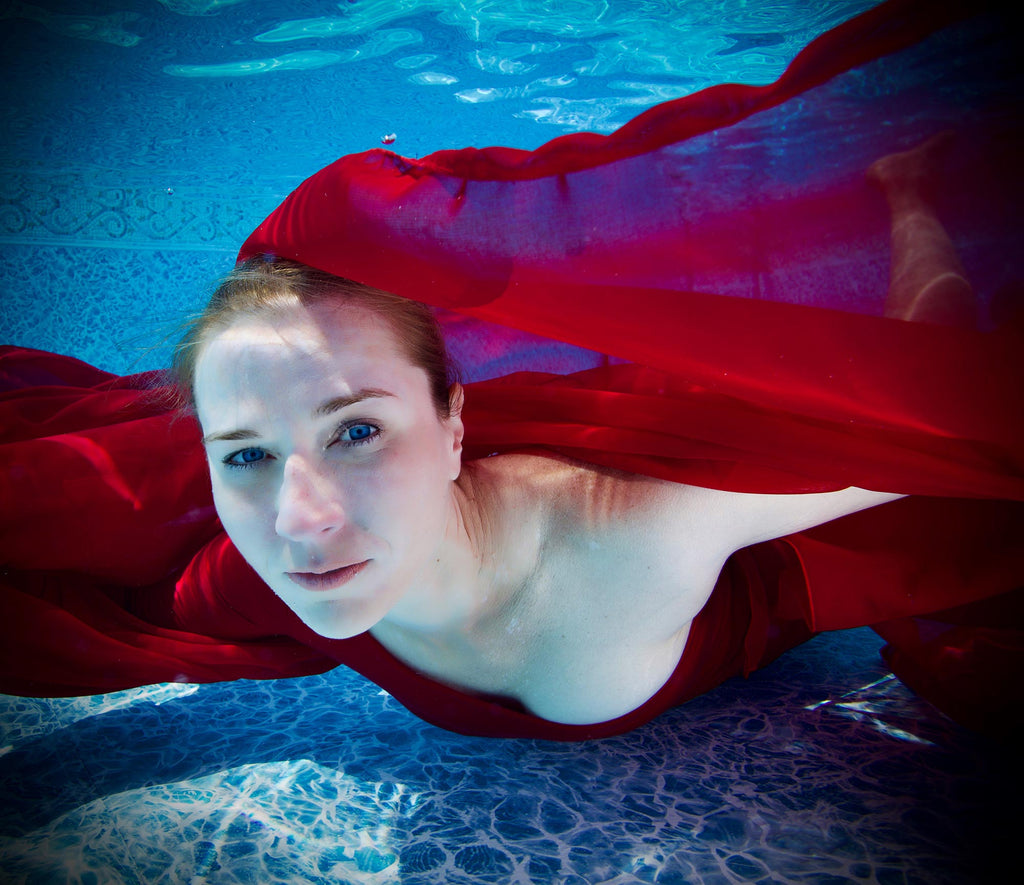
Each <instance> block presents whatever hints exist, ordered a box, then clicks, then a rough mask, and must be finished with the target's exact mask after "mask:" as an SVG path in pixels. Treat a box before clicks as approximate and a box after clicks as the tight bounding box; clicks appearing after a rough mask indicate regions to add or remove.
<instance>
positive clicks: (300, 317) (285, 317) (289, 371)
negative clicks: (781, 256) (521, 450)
mask: <svg viewBox="0 0 1024 885" xmlns="http://www.w3.org/2000/svg"><path fill="white" fill-rule="evenodd" d="M425 385H426V375H425V373H424V372H423V371H422V370H421V369H419V368H418V367H415V366H413V365H412V364H411V363H410V362H409V360H408V357H407V356H406V355H405V352H404V351H403V349H402V347H401V346H400V344H399V342H398V340H397V338H396V336H395V333H394V331H393V330H392V328H391V326H390V324H389V323H388V322H387V321H386V320H385V319H383V318H382V317H380V316H379V315H378V314H376V313H374V312H373V311H371V310H368V309H366V308H364V307H360V306H356V305H348V304H346V305H337V304H313V305H301V304H299V303H298V302H295V303H294V304H291V305H288V306H287V307H283V308H275V309H273V310H266V311H263V312H261V313H259V314H254V315H249V316H245V317H240V318H238V319H236V320H235V321H233V322H232V323H230V324H228V325H226V326H223V327H220V328H218V329H216V330H214V331H212V332H211V333H210V334H208V335H207V337H206V339H205V341H204V342H203V345H202V348H201V350H200V354H199V359H198V360H197V363H196V376H195V397H196V405H197V408H198V410H199V413H200V419H201V420H202V419H204V413H206V415H208V414H209V412H210V410H211V409H216V408H218V407H220V406H223V405H224V404H225V403H226V402H228V401H231V402H233V403H234V404H235V405H236V406H237V405H238V403H239V401H241V400H245V401H248V402H250V403H258V402H260V401H272V400H274V399H275V398H276V399H280V398H286V399H290V400H294V401H296V402H297V401H299V400H302V399H304V398H306V397H310V396H315V397H321V398H322V397H323V396H324V395H325V393H326V394H330V395H332V396H339V395H344V394H346V393H352V392H353V391H355V390H358V389H360V388H364V387H382V388H385V389H389V390H392V389H393V390H394V392H395V393H396V394H398V395H403V394H409V395H414V394H415V393H416V392H417V389H418V388H419V387H420V386H424V387H425ZM204 423H205V421H204Z"/></svg>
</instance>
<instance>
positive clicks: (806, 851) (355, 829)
mask: <svg viewBox="0 0 1024 885" xmlns="http://www.w3.org/2000/svg"><path fill="white" fill-rule="evenodd" d="M879 644H880V643H879V640H878V639H877V638H876V637H875V636H874V634H872V633H871V632H870V631H868V630H858V631H849V632H846V633H842V634H830V635H826V636H821V637H818V638H817V639H815V640H814V641H812V642H811V643H808V644H807V645H805V646H804V647H803V648H801V649H798V650H796V651H794V652H792V653H790V654H789V655H787V656H786V657H784V658H783V659H782V660H780V661H778V662H776V663H775V664H774V665H772V667H770V668H768V669H767V670H766V671H763V672H761V673H758V674H755V675H754V677H752V678H751V679H750V680H747V681H743V680H733V681H732V682H730V683H727V684H726V685H724V686H722V687H721V688H720V689H718V690H716V691H715V692H712V693H711V694H710V695H707V696H705V697H703V698H700V699H698V700H696V701H694V702H691V703H690V704H688V705H686V706H684V707H681V708H678V709H676V710H673V711H670V712H669V713H668V714H666V715H665V716H663V717H661V718H660V719H659V720H657V721H655V722H653V723H650V724H649V725H648V726H646V727H644V728H642V729H639V730H638V731H636V732H634V733H632V734H629V735H625V736H622V737H619V738H614V739H608V740H602V741H594V742H588V743H582V744H558V743H551V742H544V741H527V740H506V741H502V740H491V739H480V738H469V737H463V736H460V735H456V734H451V733H448V732H444V731H441V730H440V729H437V728H434V727H433V726H430V725H427V724H425V723H423V722H421V721H419V720H417V719H415V718H414V717H413V716H412V715H410V714H409V713H408V712H407V711H405V710H404V709H403V708H402V707H401V706H400V705H399V704H398V703H397V702H395V701H394V700H393V699H392V698H391V697H390V696H388V695H386V694H384V693H382V692H381V691H379V690H378V689H377V688H376V687H375V686H373V685H372V684H370V683H368V682H367V681H366V680H364V679H363V678H362V677H360V676H358V675H356V674H354V673H352V672H351V671H347V670H343V669H338V670H335V671H333V672H331V673H328V674H325V675H323V676H316V677H309V678H305V679H295V680H281V681H277V682H236V683H224V684H217V685H207V686H181V685H166V686H154V687H149V688H143V689H137V690H134V691H129V692H120V693H118V694H115V695H108V696H105V697H102V698H84V699H63V700H52V701H43V700H32V699H20V698H3V699H0V721H2V722H3V726H4V736H3V740H2V745H3V748H4V755H3V756H2V757H0V797H2V801H0V871H2V872H3V874H4V875H3V881H5V882H26V883H28V882H43V881H46V882H55V881H68V882H90V881H91V882H125V883H149V882H157V881H160V882H169V883H177V882H182V883H185V882H196V881H202V882H210V883H242V882H260V883H264V882H311V883H324V885H327V883H337V882H358V883H364V882H365V883H384V882H402V883H412V885H419V883H442V882H443V883H460V885H463V883H464V885H470V883H472V885H483V883H495V885H498V883H501V885H505V883H531V882H532V883H548V882H550V883H560V885H570V883H571V885H584V883H630V882H652V883H654V882H656V883H697V885H719V883H722V885H724V883H742V882H751V883H764V885H767V883H785V885H791V883H792V885H797V883H799V885H804V883H836V885H838V883H865V882H877V883H886V885H890V883H891V885H896V883H899V885H911V883H914V885H926V883H927V885H959V883H969V882H981V881H984V879H983V878H978V877H981V876H983V875H984V874H985V868H984V864H986V863H987V862H989V861H992V860H993V859H994V858H998V857H999V852H1000V851H1002V850H1003V849H1004V845H1003V842H1002V840H1003V837H1004V833H1003V831H1002V826H1003V823H1005V820H1004V817H1003V815H1002V813H1001V810H1000V809H1001V807H1002V806H1001V804H1000V802H999V801H998V800H999V795H1000V792H1001V791H1007V792H1008V791H1009V789H1010V784H1009V783H1008V782H1006V781H1005V777H1006V775H1007V773H1008V771H1009V770H1010V769H1008V768H1006V767H1005V766H1006V765H1007V764H1008V763H1007V761H1006V760H1005V759H1003V758H1002V755H1001V751H1000V750H999V749H998V748H996V747H992V746H989V745H988V744H986V743H985V742H984V741H983V740H982V739H980V738H978V737H976V736H973V735H971V734H969V733H967V732H965V731H963V730H961V729H959V728H958V727H957V726H955V725H953V724H952V723H951V722H949V721H948V720H946V719H945V718H944V717H942V716H941V715H940V714H938V713H936V712H935V711H934V710H932V709H931V708H929V707H928V706H927V705H926V704H924V703H923V702H921V701H920V700H918V699H916V698H915V697H914V696H913V695H912V694H911V693H910V692H909V691H908V690H907V689H906V688H905V687H903V686H902V685H901V684H900V683H899V682H898V681H897V680H895V679H893V678H892V677H891V676H888V674H886V672H885V671H884V669H883V668H882V666H881V664H880V661H879V659H878V657H877V653H876V652H877V648H878V646H879ZM1001 821H1003V823H1001Z"/></svg>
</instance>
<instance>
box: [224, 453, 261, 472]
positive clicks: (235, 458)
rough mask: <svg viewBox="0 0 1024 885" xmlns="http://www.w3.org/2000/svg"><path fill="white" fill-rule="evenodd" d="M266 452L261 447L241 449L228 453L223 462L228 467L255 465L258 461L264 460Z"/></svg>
mask: <svg viewBox="0 0 1024 885" xmlns="http://www.w3.org/2000/svg"><path fill="white" fill-rule="evenodd" d="M266 457H267V453H266V452H264V451H263V449H242V450H241V451H238V452H235V453H233V454H231V455H228V456H227V457H226V458H225V459H224V463H225V464H226V465H227V466H228V467H243V468H244V467H255V466H256V465H257V464H259V462H260V461H263V460H265V459H266Z"/></svg>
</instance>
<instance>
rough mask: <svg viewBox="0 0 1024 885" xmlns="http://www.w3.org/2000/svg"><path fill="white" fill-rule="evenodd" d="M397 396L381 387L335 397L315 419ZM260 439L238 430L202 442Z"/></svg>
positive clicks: (212, 434)
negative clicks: (357, 405)
mask: <svg viewBox="0 0 1024 885" xmlns="http://www.w3.org/2000/svg"><path fill="white" fill-rule="evenodd" d="M395 395H396V394H393V393H391V392H390V391H387V390H382V389H381V388H379V387H364V388H363V389H362V390H357V391H356V392H355V393H351V394H348V395H347V396H335V397H332V398H331V399H329V400H327V401H326V402H322V403H321V404H320V405H319V406H317V407H316V409H315V410H314V411H313V417H314V418H326V417H327V416H328V415H333V414H334V413H335V412H340V411H341V410H342V409H347V408H348V407H349V406H354V405H355V404H356V403H361V402H363V401H364V400H368V399H375V398H381V397H388V396H390V397H393V396H395ZM259 438H260V435H259V434H258V433H257V432H256V431H255V430H247V429H245V428H239V429H237V430H223V431H220V432H219V433H210V434H208V435H207V436H204V437H203V440H202V442H203V445H204V446H205V445H207V444H208V443H212V442H237V441H239V440H246V439H259Z"/></svg>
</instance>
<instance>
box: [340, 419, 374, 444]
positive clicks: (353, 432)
mask: <svg viewBox="0 0 1024 885" xmlns="http://www.w3.org/2000/svg"><path fill="white" fill-rule="evenodd" d="M378 436H380V428H379V427H377V426H376V425H375V424H349V425H348V426H347V427H342V428H341V429H340V431H339V433H338V442H340V443H342V444H343V445H347V446H358V445H362V444H364V443H369V442H373V440H375V439H376V438H377V437H378Z"/></svg>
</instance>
